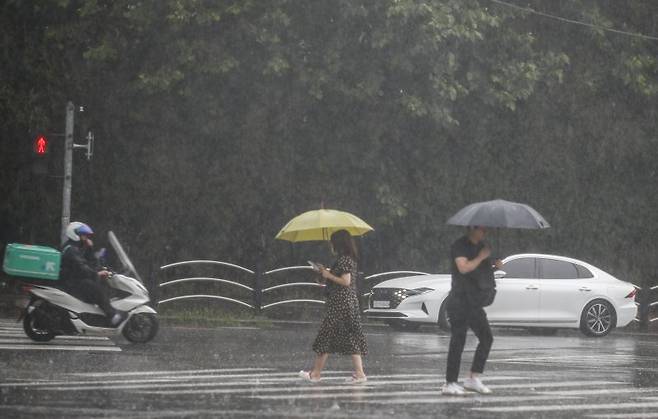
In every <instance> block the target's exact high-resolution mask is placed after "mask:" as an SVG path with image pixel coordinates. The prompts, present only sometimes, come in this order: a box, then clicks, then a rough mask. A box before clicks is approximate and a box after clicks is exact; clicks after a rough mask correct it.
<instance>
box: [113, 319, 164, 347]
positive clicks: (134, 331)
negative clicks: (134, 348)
mask: <svg viewBox="0 0 658 419" xmlns="http://www.w3.org/2000/svg"><path fill="white" fill-rule="evenodd" d="M158 326H159V323H158V318H157V317H156V315H155V314H153V313H137V314H133V315H132V316H131V317H130V320H128V323H126V325H125V326H124V327H123V331H122V333H123V336H124V337H125V338H126V339H128V340H129V341H131V342H134V343H146V342H148V341H149V340H151V339H153V338H154V337H155V334H156V333H158Z"/></svg>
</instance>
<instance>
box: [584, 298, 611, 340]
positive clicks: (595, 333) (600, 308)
mask: <svg viewBox="0 0 658 419" xmlns="http://www.w3.org/2000/svg"><path fill="white" fill-rule="evenodd" d="M616 324H617V315H616V313H615V309H614V308H613V307H612V304H610V303H609V302H607V301H605V300H594V301H591V302H590V303H588V304H587V305H586V306H585V308H584V309H583V313H582V314H581V316H580V330H581V332H583V333H584V334H585V335H587V336H592V337H602V336H605V335H607V334H608V333H610V331H611V330H612V328H613V327H615V325H616Z"/></svg>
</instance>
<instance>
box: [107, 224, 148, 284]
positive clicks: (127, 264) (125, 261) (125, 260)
mask: <svg viewBox="0 0 658 419" xmlns="http://www.w3.org/2000/svg"><path fill="white" fill-rule="evenodd" d="M107 238H108V240H109V241H110V245H111V246H112V248H113V249H114V252H115V253H116V254H117V256H118V257H119V260H120V261H121V264H122V265H123V268H124V269H125V270H127V271H129V272H131V274H133V275H135V278H136V279H137V280H138V281H139V282H141V283H142V284H143V283H144V281H142V278H141V277H140V276H139V274H138V273H137V270H136V269H135V266H134V265H133V263H132V261H131V260H130V258H129V257H128V255H127V254H126V252H125V251H124V250H123V247H121V243H119V239H117V236H116V235H115V234H114V232H113V231H108V233H107Z"/></svg>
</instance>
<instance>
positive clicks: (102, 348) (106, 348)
mask: <svg viewBox="0 0 658 419" xmlns="http://www.w3.org/2000/svg"><path fill="white" fill-rule="evenodd" d="M0 324H1V323H0ZM0 350H15V351H84V352H121V348H120V347H119V346H117V345H116V344H115V343H114V342H113V341H112V340H111V339H110V338H109V337H107V336H55V337H54V338H53V340H51V341H49V342H34V341H33V340H31V339H30V338H29V337H27V335H26V334H25V332H24V331H23V329H22V328H21V327H17V326H15V325H12V326H7V324H6V323H4V325H3V326H0Z"/></svg>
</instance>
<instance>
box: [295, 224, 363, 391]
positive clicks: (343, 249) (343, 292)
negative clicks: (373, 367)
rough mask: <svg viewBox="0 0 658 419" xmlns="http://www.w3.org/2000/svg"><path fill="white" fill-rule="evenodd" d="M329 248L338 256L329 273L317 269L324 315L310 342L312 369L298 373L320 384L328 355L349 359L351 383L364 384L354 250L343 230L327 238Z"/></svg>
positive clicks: (348, 235) (353, 245) (351, 242)
mask: <svg viewBox="0 0 658 419" xmlns="http://www.w3.org/2000/svg"><path fill="white" fill-rule="evenodd" d="M331 248H332V250H333V252H334V253H335V254H336V255H337V256H338V258H337V259H336V262H335V263H334V264H333V266H332V267H331V269H327V268H325V267H324V266H322V265H318V268H319V272H320V275H322V278H323V279H324V280H325V281H326V282H327V285H326V286H327V302H326V307H327V311H326V314H325V317H324V319H323V320H322V324H321V325H320V331H319V332H318V336H317V337H316V338H315V341H314V342H313V351H314V352H315V353H316V357H315V362H314V363H313V369H311V370H310V371H300V372H299V376H300V377H301V378H302V379H304V380H307V381H312V382H317V381H320V375H321V374H322V369H323V368H324V364H325V363H326V362H327V358H328V357H329V354H331V353H339V354H343V355H350V356H351V357H352V364H353V365H354V373H353V374H352V377H351V378H350V379H349V380H348V381H349V382H351V383H355V384H356V383H365V382H366V380H367V378H366V374H365V373H364V372H363V360H362V358H361V357H362V356H363V355H366V353H367V352H368V346H367V344H366V338H365V336H364V335H363V330H362V328H361V321H360V312H359V299H358V296H357V293H356V275H357V268H356V259H357V250H356V245H355V243H354V240H353V239H352V236H351V235H350V233H349V232H348V231H347V230H339V231H337V232H335V233H333V234H332V235H331Z"/></svg>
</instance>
